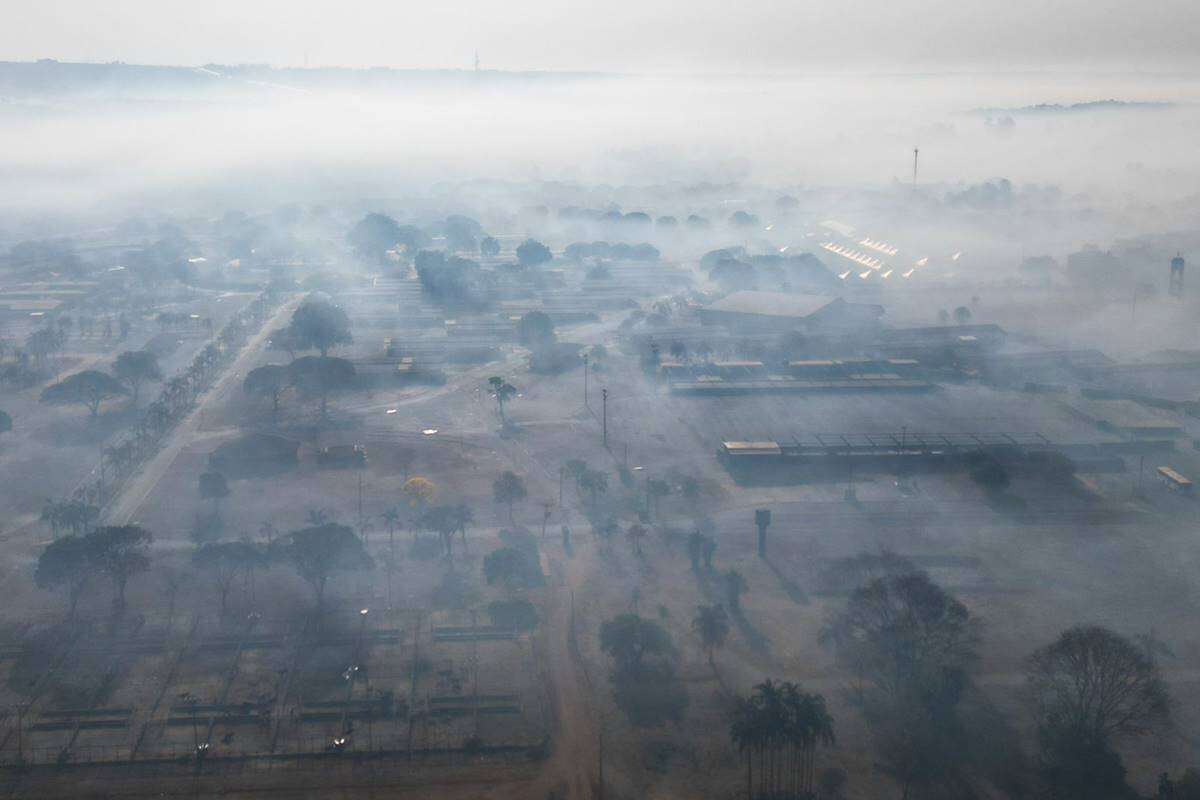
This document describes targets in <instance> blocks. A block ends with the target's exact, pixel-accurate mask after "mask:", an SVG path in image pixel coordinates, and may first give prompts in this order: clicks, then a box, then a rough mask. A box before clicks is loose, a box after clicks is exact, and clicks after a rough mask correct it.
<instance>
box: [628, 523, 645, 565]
mask: <svg viewBox="0 0 1200 800" xmlns="http://www.w3.org/2000/svg"><path fill="white" fill-rule="evenodd" d="M625 535H626V536H627V537H629V543H630V544H632V545H633V552H634V555H636V556H638V557H639V558H640V557H641V555H642V539H645V538H646V526H645V525H642V523H640V522H635V523H633V524H632V525H630V526H629V530H628V531H626V532H625Z"/></svg>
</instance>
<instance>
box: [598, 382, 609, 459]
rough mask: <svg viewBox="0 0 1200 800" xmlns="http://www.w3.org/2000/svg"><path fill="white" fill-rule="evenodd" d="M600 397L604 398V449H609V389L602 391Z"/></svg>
mask: <svg viewBox="0 0 1200 800" xmlns="http://www.w3.org/2000/svg"><path fill="white" fill-rule="evenodd" d="M600 396H601V397H602V398H604V414H603V419H604V422H603V424H604V448H605V449H608V389H601V390H600Z"/></svg>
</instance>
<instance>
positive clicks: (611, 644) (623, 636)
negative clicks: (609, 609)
mask: <svg viewBox="0 0 1200 800" xmlns="http://www.w3.org/2000/svg"><path fill="white" fill-rule="evenodd" d="M600 649H601V650H602V651H603V652H604V653H605V654H607V655H608V656H609V657H610V658H612V660H613V662H614V663H615V664H616V666H617V668H618V669H623V670H637V669H639V668H640V667H642V666H643V665H644V664H645V662H646V660H647V659H649V658H654V657H659V658H674V657H675V655H676V651H675V646H674V644H672V643H671V636H670V634H668V633H667V632H666V630H664V629H663V627H662V626H661V625H659V624H658V623H657V622H654V621H653V620H648V619H645V618H643V617H639V616H638V615H637V614H619V615H618V616H616V617H613V618H612V619H609V620H605V621H604V622H603V623H601V625H600Z"/></svg>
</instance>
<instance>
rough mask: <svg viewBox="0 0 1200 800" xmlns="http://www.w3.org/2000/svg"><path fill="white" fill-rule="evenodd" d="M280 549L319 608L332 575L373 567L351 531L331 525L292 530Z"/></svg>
mask: <svg viewBox="0 0 1200 800" xmlns="http://www.w3.org/2000/svg"><path fill="white" fill-rule="evenodd" d="M280 546H281V547H282V548H283V557H284V559H285V560H286V561H287V563H289V564H290V565H291V566H292V568H293V569H294V570H295V571H296V574H297V575H299V576H300V577H301V578H303V579H304V580H305V582H306V583H308V585H309V586H310V587H311V588H312V590H313V595H314V597H315V599H316V602H317V608H318V609H320V608H322V607H323V605H324V601H325V584H326V583H327V582H328V581H329V578H330V576H331V575H333V573H335V572H343V571H349V570H366V569H370V568H371V567H373V566H374V561H372V560H371V556H370V555H369V554H368V553H367V551H366V548H364V547H363V543H362V540H361V539H359V538H358V536H356V535H355V533H354V531H353V530H351V529H350V528H348V527H346V526H345V525H338V524H337V523H334V522H327V523H325V524H323V525H315V526H313V527H311V528H303V529H301V530H298V531H293V532H292V533H291V534H290V535H289V536H288V537H287V539H285V540H283V543H282V544H281V545H280Z"/></svg>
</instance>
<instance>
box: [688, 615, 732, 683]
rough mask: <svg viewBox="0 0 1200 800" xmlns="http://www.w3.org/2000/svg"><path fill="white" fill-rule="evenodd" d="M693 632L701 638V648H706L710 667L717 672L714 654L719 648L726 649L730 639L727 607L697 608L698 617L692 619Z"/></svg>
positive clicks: (705, 652) (705, 653)
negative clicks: (726, 643) (727, 641)
mask: <svg viewBox="0 0 1200 800" xmlns="http://www.w3.org/2000/svg"><path fill="white" fill-rule="evenodd" d="M692 630H694V631H695V632H696V635H697V636H699V637H700V646H701V647H703V648H704V655H705V657H706V658H707V659H708V665H709V666H710V667H712V668H713V670H714V671H715V670H716V663H715V662H714V661H713V653H714V652H715V651H716V650H717V648H720V647H724V646H725V641H726V639H728V638H729V615H728V614H726V613H725V606H722V605H719V604H718V605H711V606H697V607H696V616H695V617H694V618H693V619H692Z"/></svg>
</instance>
